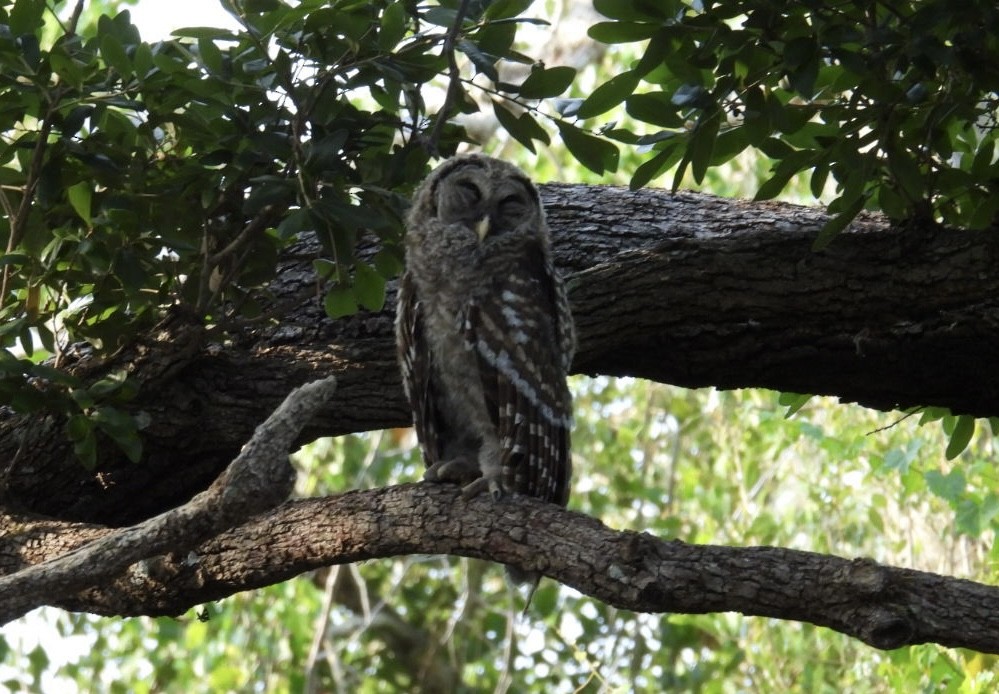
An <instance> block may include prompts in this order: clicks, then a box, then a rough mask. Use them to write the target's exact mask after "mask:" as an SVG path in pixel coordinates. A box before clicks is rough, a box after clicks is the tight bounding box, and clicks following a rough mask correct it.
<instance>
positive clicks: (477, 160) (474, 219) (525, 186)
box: [411, 154, 545, 243]
mask: <svg viewBox="0 0 999 694" xmlns="http://www.w3.org/2000/svg"><path fill="white" fill-rule="evenodd" d="M428 218H430V219H436V220H438V221H439V222H440V223H441V224H443V225H444V227H445V228H446V229H450V230H453V231H457V232H459V233H463V234H468V235H470V234H474V235H475V236H476V237H477V238H478V241H479V242H480V243H489V242H490V241H492V240H494V239H498V238H501V237H504V236H509V235H511V234H517V235H522V234H528V235H530V236H540V235H542V234H544V233H545V231H544V230H545V225H544V213H543V212H542V209H541V199H540V198H539V197H538V191H537V189H536V188H535V187H534V185H533V184H532V183H531V181H530V179H529V178H527V176H526V175H525V174H524V172H523V171H521V170H520V169H518V168H517V167H516V166H513V165H512V164H508V163H507V162H505V161H500V160H499V159H494V158H492V157H487V156H485V155H482V154H470V155H462V156H457V157H452V158H450V159H448V160H447V161H446V162H444V163H443V164H441V165H440V166H438V167H437V168H436V169H435V170H434V171H433V172H432V173H431V174H430V176H429V177H427V180H426V181H424V183H423V185H422V186H420V189H419V190H418V191H417V193H416V196H415V198H414V210H413V213H412V217H411V219H413V220H416V219H422V220H426V219H428Z"/></svg>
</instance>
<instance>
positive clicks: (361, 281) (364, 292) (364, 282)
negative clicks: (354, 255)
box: [354, 263, 385, 311]
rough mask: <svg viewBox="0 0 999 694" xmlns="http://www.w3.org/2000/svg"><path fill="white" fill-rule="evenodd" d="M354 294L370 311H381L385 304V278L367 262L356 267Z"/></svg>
mask: <svg viewBox="0 0 999 694" xmlns="http://www.w3.org/2000/svg"><path fill="white" fill-rule="evenodd" d="M354 296H355V297H357V301H358V302H359V303H360V304H361V306H363V307H364V308H366V309H368V310H369V311H381V310H382V307H383V306H385V278H384V277H382V276H381V275H380V274H379V273H378V271H377V270H375V269H374V268H373V267H371V266H370V265H367V264H366V263H358V264H357V266H356V267H355V268H354Z"/></svg>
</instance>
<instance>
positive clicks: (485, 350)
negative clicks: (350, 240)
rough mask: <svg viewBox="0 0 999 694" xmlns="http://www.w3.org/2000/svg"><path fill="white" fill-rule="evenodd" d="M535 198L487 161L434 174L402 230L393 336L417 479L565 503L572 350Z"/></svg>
mask: <svg viewBox="0 0 999 694" xmlns="http://www.w3.org/2000/svg"><path fill="white" fill-rule="evenodd" d="M548 236H549V234H548V227H547V225H546V223H545V218H544V212H543V211H542V208H541V201H540V198H539V197H538V192H537V189H536V188H535V187H534V185H533V184H532V183H531V181H530V180H529V179H528V178H527V177H526V176H525V175H524V173H523V172H521V171H520V170H519V169H518V168H516V167H515V166H512V165H511V164H508V163H506V162H503V161H500V160H498V159H493V158H491V157H487V156H483V155H469V156H458V157H454V158H452V159H449V160H448V161H446V162H444V163H443V164H442V165H441V166H439V167H438V168H437V169H436V170H435V171H433V173H431V174H430V176H429V177H428V178H427V180H426V181H424V183H423V184H422V185H421V186H420V188H419V190H417V192H416V195H415V197H414V200H413V206H412V208H411V210H410V213H409V218H408V220H407V232H406V267H407V270H406V273H405V275H404V276H403V278H402V282H401V285H400V289H399V302H398V309H397V314H396V338H397V345H398V350H399V361H400V365H401V368H402V375H403V384H404V385H405V388H406V395H407V397H408V399H409V404H410V405H411V407H412V409H413V422H414V426H415V427H416V433H417V436H418V438H419V441H420V447H421V450H422V453H423V459H424V462H425V463H426V464H427V471H426V473H425V476H424V477H425V479H427V480H431V481H451V482H459V483H462V484H464V485H465V487H464V492H463V493H464V495H465V496H466V498H467V497H472V496H474V495H476V494H479V493H480V492H483V491H486V490H488V491H489V492H490V493H491V494H492V496H493V497H494V498H497V499H498V498H500V497H502V496H503V494H504V493H508V494H523V495H527V496H533V497H537V498H539V499H543V500H545V501H551V502H555V503H557V504H560V505H562V506H564V505H565V504H566V502H567V501H568V497H569V478H570V473H571V467H570V466H571V463H570V453H569V429H570V426H571V423H572V415H571V407H572V402H571V399H570V396H569V390H568V388H567V387H566V382H565V379H566V373H567V372H568V369H569V365H570V363H571V361H572V354H573V350H574V348H575V334H574V329H573V323H572V315H571V314H570V312H569V304H568V301H567V299H566V293H565V287H564V285H563V284H562V280H561V278H560V277H559V276H558V274H557V273H556V272H555V270H554V268H553V267H552V262H551V255H550V251H549V241H548Z"/></svg>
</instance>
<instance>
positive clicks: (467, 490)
mask: <svg viewBox="0 0 999 694" xmlns="http://www.w3.org/2000/svg"><path fill="white" fill-rule="evenodd" d="M487 489H488V490H489V495H490V496H491V497H492V498H493V501H499V500H500V499H502V498H503V487H502V486H500V483H499V480H497V479H493V478H486V477H480V478H479V479H477V480H475V481H474V482H472V483H471V484H466V485H465V487H464V488H463V489H462V490H461V496H462V498H464V499H466V500H467V499H474V498H475V497H477V496H478V495H479V494H481V493H482V492H484V491H486V490H487Z"/></svg>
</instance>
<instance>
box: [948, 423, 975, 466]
mask: <svg viewBox="0 0 999 694" xmlns="http://www.w3.org/2000/svg"><path fill="white" fill-rule="evenodd" d="M974 433H975V418H974V417H972V416H971V415H967V414H963V415H961V416H960V417H958V418H957V421H956V422H955V424H954V431H952V432H951V435H950V441H949V442H948V443H947V452H946V453H945V455H946V456H947V460H953V459H954V458H956V457H957V456H959V455H960V454H961V452H962V451H963V450H964V449H965V448H967V447H968V444H969V443H970V442H971V437H972V436H973V435H974Z"/></svg>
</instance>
